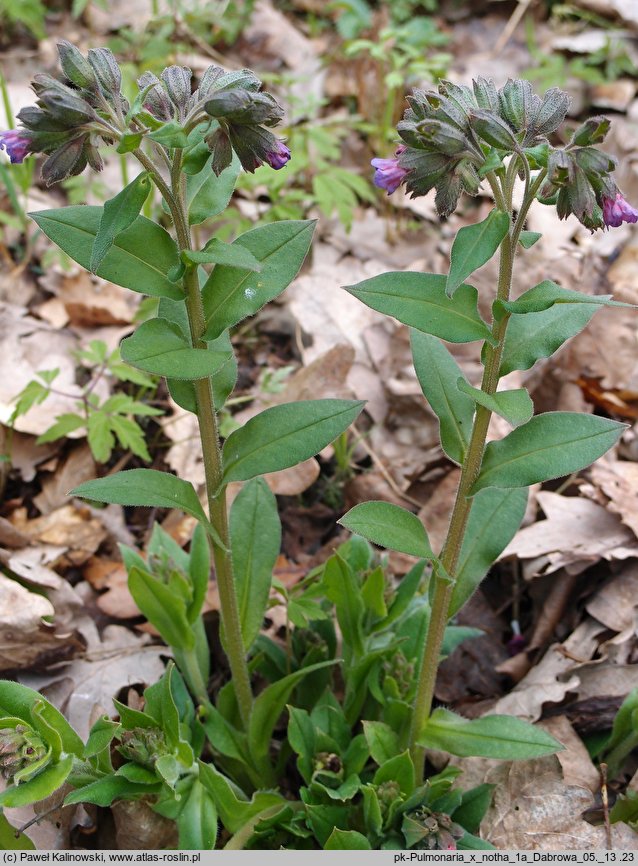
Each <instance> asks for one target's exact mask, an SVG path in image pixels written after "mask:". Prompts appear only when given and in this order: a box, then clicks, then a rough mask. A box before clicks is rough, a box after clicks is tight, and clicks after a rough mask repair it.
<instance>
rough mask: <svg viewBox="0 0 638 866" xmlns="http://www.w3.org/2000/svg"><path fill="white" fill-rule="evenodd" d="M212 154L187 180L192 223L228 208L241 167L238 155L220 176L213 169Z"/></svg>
mask: <svg viewBox="0 0 638 866" xmlns="http://www.w3.org/2000/svg"><path fill="white" fill-rule="evenodd" d="M211 161H212V156H211V157H210V158H209V160H208V161H207V162H206V164H205V165H204V168H203V169H202V170H201V171H200V172H198V173H197V174H195V175H191V176H190V177H189V178H188V179H187V181H186V201H187V202H188V221H189V223H190V224H191V225H197V224H198V223H203V222H204V221H205V220H207V219H210V218H211V217H215V216H217V215H218V214H220V213H221V212H222V211H224V210H226V208H227V207H228V203H229V202H230V200H231V198H232V195H233V191H234V189H235V183H236V182H237V177H238V175H239V171H240V169H241V165H240V162H239V160H238V159H237V157H236V156H235V155H234V154H233V161H232V162H231V164H230V165H229V166H228V168H225V169H224V170H223V171H222V173H221V174H220V175H219V176H218V175H216V174H215V172H214V171H213V170H212V169H211V167H210V163H211Z"/></svg>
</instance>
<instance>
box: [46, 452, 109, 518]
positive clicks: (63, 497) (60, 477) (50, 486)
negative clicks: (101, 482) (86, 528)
mask: <svg viewBox="0 0 638 866" xmlns="http://www.w3.org/2000/svg"><path fill="white" fill-rule="evenodd" d="M91 478H95V460H94V459H93V455H92V454H91V449H90V448H89V446H88V445H87V444H86V443H85V442H83V443H82V444H80V445H78V446H77V447H76V448H73V450H72V451H70V452H69V454H68V456H67V457H66V459H65V460H64V462H63V463H62V465H61V466H56V467H55V470H54V471H53V472H52V473H51V474H50V475H49V476H48V477H47V476H42V490H41V492H40V493H38V494H37V495H36V496H34V497H33V502H34V504H35V505H36V507H37V508H38V510H39V511H40V513H41V514H50V513H51V512H52V511H55V510H56V509H57V508H59V507H60V506H62V505H64V503H65V502H68V497H69V490H72V489H73V488H74V487H77V486H78V485H80V484H82V483H83V482H84V481H89V480H90V479H91Z"/></svg>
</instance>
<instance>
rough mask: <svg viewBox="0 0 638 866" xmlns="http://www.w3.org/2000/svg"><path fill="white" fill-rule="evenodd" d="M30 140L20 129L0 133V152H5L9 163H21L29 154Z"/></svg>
mask: <svg viewBox="0 0 638 866" xmlns="http://www.w3.org/2000/svg"><path fill="white" fill-rule="evenodd" d="M30 143H31V139H30V138H29V136H28V135H27V134H26V133H25V132H24V130H22V129H8V130H7V131H6V132H0V150H5V151H6V152H7V154H8V156H9V159H10V160H11V162H22V161H23V159H24V158H25V156H26V155H27V153H28V152H29V145H30Z"/></svg>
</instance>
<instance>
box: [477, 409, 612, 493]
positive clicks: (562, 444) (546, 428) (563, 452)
mask: <svg viewBox="0 0 638 866" xmlns="http://www.w3.org/2000/svg"><path fill="white" fill-rule="evenodd" d="M626 427H627V425H626V424H620V423H619V422H618V421H611V420H609V419H608V418H600V417H598V416H596V415H583V414H581V413H580V412H546V413H544V414H542V415H536V416H535V417H534V418H532V419H531V421H528V422H527V424H523V425H522V426H521V427H517V428H516V430H512V432H511V433H509V434H508V435H507V436H506V437H505V438H504V439H501V440H499V441H496V442H490V443H489V444H488V446H487V448H486V449H485V457H484V458H483V464H482V467H481V472H480V474H479V476H478V478H477V480H476V483H475V484H474V486H473V488H472V490H471V491H470V495H474V494H475V493H478V491H479V490H482V489H483V488H485V487H529V485H530V484H537V483H538V482H540V481H548V480H549V479H550V478H558V477H560V476H563V475H569V474H570V473H572V472H578V471H579V470H580V469H584V468H585V467H586V466H589V465H590V463H593V461H594V460H597V459H598V458H599V457H601V456H602V455H603V454H604V453H605V452H606V451H608V450H609V449H610V448H611V447H612V445H614V444H615V443H616V442H617V441H618V438H619V437H620V435H621V434H622V432H623V430H625V429H626Z"/></svg>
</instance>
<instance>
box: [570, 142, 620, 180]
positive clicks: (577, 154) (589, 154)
mask: <svg viewBox="0 0 638 866" xmlns="http://www.w3.org/2000/svg"><path fill="white" fill-rule="evenodd" d="M571 153H572V154H573V157H574V159H575V160H576V163H577V165H579V166H580V167H581V168H582V169H583V171H584V172H585V173H586V174H587V175H588V176H589V177H595V176H598V175H603V174H609V172H610V171H614V169H615V168H616V160H615V159H614V157H613V156H609V154H607V153H605V152H604V151H602V150H598V148H596V147H577V148H575V149H574V150H572V151H571Z"/></svg>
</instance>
